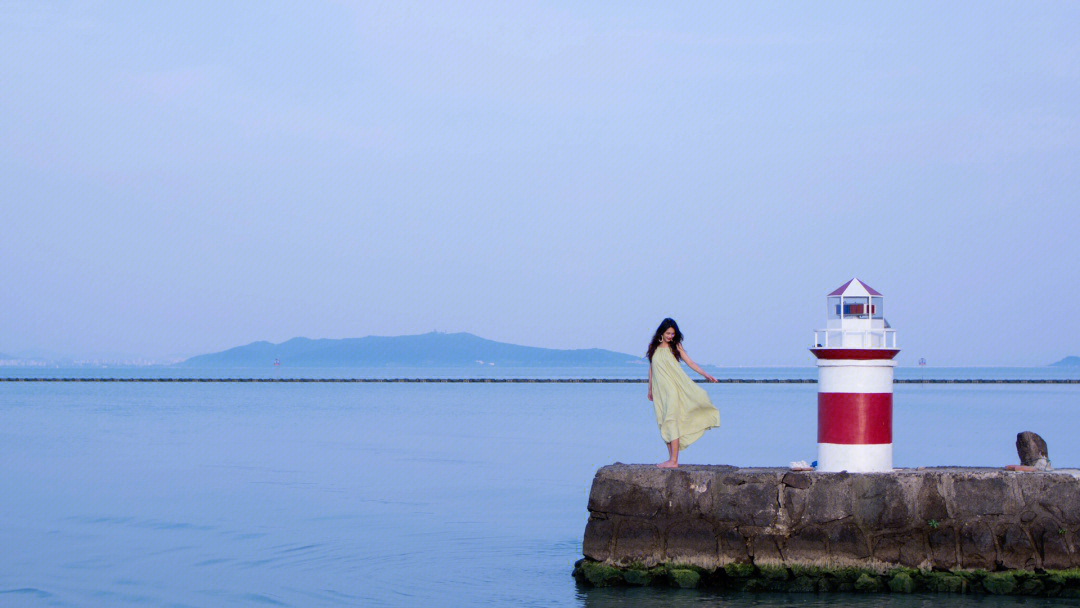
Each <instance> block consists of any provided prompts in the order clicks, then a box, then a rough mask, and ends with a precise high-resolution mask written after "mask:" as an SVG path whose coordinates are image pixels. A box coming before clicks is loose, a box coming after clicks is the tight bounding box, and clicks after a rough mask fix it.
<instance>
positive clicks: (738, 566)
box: [724, 562, 754, 578]
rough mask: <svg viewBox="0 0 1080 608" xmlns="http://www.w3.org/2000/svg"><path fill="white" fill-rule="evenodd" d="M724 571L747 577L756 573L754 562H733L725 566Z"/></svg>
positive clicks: (735, 575) (730, 574)
mask: <svg viewBox="0 0 1080 608" xmlns="http://www.w3.org/2000/svg"><path fill="white" fill-rule="evenodd" d="M724 573H725V574H727V575H728V576H732V577H735V578H746V577H748V576H752V575H753V574H754V564H743V563H738V562H735V563H731V564H728V565H726V566H724Z"/></svg>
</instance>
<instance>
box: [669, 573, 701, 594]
mask: <svg viewBox="0 0 1080 608" xmlns="http://www.w3.org/2000/svg"><path fill="white" fill-rule="evenodd" d="M668 576H669V577H670V578H671V583H672V584H673V585H675V586H677V587H679V588H681V589H693V588H694V587H697V586H698V583H700V582H701V575H700V574H698V573H697V572H695V571H694V570H690V569H687V568H671V569H669V570H668Z"/></svg>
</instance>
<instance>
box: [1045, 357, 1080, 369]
mask: <svg viewBox="0 0 1080 608" xmlns="http://www.w3.org/2000/svg"><path fill="white" fill-rule="evenodd" d="M1051 365H1057V366H1059V367H1078V366H1080V357H1065V358H1064V359H1062V360H1061V361H1058V362H1057V363H1051Z"/></svg>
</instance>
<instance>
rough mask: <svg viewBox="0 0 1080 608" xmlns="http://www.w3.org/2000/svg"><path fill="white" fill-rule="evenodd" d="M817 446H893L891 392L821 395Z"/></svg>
mask: <svg viewBox="0 0 1080 608" xmlns="http://www.w3.org/2000/svg"><path fill="white" fill-rule="evenodd" d="M817 440H818V443H839V444H848V445H865V444H880V443H892V393H818V437H817Z"/></svg>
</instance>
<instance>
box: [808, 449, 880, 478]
mask: <svg viewBox="0 0 1080 608" xmlns="http://www.w3.org/2000/svg"><path fill="white" fill-rule="evenodd" d="M817 460H818V464H817V470H818V471H822V472H825V473H839V472H840V471H847V472H848V473H886V472H889V471H892V470H893V466H892V444H891V443H878V444H863V445H847V444H841V443H819V444H818V459H817Z"/></svg>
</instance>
